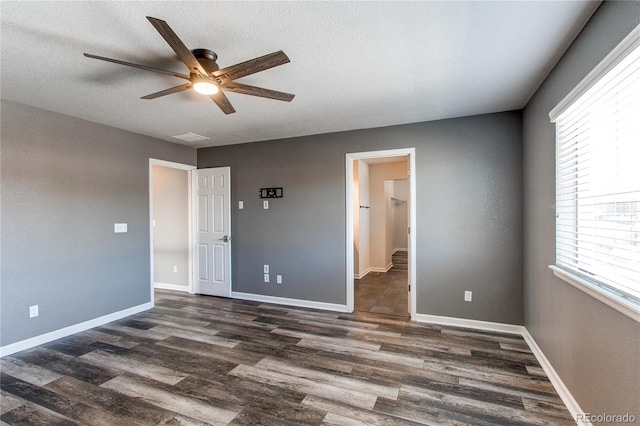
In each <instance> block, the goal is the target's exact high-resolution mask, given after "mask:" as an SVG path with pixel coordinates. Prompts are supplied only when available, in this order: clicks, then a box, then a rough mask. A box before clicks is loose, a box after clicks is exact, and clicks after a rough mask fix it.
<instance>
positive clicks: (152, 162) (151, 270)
mask: <svg viewBox="0 0 640 426" xmlns="http://www.w3.org/2000/svg"><path fill="white" fill-rule="evenodd" d="M153 166H161V167H167V168H170V169H178V170H185V171H187V188H188V191H187V197H188V199H187V200H188V201H187V202H188V207H187V208H188V211H187V216H188V227H189V247H193V236H192V235H191V234H192V233H193V232H191V230H192V222H191V192H192V191H191V170H196V169H197V167H196V166H191V165H189V164H181V163H174V162H172V161H166V160H158V159H155V158H149V262H150V263H149V276H150V278H151V280H150V281H151V283H150V292H151V305H152V306H155V299H154V293H153V289H154V288H155V277H154V275H155V274H154V258H153ZM191 252H192V250H189V265H190V267H191V268H193V255H192V253H191ZM192 276H193V274H192V273H191V272H190V273H189V289H188V291H189V293H193V280H192ZM158 288H167V287H162V286H159V287H158Z"/></svg>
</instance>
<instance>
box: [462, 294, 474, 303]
mask: <svg viewBox="0 0 640 426" xmlns="http://www.w3.org/2000/svg"><path fill="white" fill-rule="evenodd" d="M472 295H473V293H471V292H470V291H465V292H464V301H465V302H471V300H472Z"/></svg>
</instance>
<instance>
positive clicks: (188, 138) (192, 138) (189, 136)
mask: <svg viewBox="0 0 640 426" xmlns="http://www.w3.org/2000/svg"><path fill="white" fill-rule="evenodd" d="M171 137H172V138H175V139H180V140H181V141H185V142H198V141H206V140H209V138H208V137H206V136H202V135H198V134H196V133H191V132H189V133H184V134H182V135H175V136H171Z"/></svg>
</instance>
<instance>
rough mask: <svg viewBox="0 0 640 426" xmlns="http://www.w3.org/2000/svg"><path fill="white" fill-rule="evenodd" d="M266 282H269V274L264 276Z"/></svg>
mask: <svg viewBox="0 0 640 426" xmlns="http://www.w3.org/2000/svg"><path fill="white" fill-rule="evenodd" d="M264 282H265V283H268V282H269V274H264Z"/></svg>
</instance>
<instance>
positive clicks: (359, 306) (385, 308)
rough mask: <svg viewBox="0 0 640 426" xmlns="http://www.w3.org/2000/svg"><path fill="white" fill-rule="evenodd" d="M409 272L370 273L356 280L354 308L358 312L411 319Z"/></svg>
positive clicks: (391, 270)
mask: <svg viewBox="0 0 640 426" xmlns="http://www.w3.org/2000/svg"><path fill="white" fill-rule="evenodd" d="M407 284H408V275H407V270H406V269H404V270H402V269H396V268H391V269H390V270H389V271H388V272H370V273H368V274H367V275H365V276H364V277H362V278H361V279H359V280H354V292H353V293H354V302H355V303H354V307H355V310H356V311H358V312H370V313H374V314H385V315H395V316H401V317H409V316H410V315H409V306H408V303H407V302H408V297H409V295H408V292H407Z"/></svg>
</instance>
